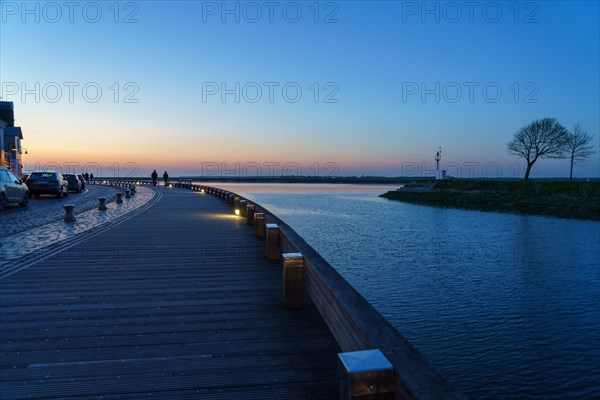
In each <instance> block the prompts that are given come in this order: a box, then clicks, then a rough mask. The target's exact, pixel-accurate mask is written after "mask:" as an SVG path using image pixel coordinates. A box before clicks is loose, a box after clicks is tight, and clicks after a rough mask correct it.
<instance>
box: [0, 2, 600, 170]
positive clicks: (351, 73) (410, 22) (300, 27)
mask: <svg viewBox="0 0 600 400" xmlns="http://www.w3.org/2000/svg"><path fill="white" fill-rule="evenodd" d="M598 4H599V3H598V2H596V1H590V2H549V1H548V2H547V1H539V2H519V3H515V2H512V1H511V2H485V1H483V2H472V3H469V2H425V3H423V2H420V1H418V2H410V1H408V2H407V1H397V2H393V1H385V2H366V1H365V2H363V1H340V2H319V3H315V2H313V1H308V2H286V1H276V2H263V1H258V2H221V1H219V2H211V1H208V2H206V1H180V2H177V1H169V2H167V1H138V2H119V3H115V2H114V1H107V2H34V1H32V2H22V1H5V0H2V1H1V2H0V12H1V16H0V18H1V20H0V82H1V89H0V96H1V97H2V100H4V101H13V102H14V103H15V117H16V120H17V121H16V123H17V125H20V126H21V127H22V129H23V133H24V137H25V140H24V141H23V145H24V147H25V148H26V149H27V151H28V154H27V155H25V156H24V157H25V159H24V161H25V169H26V170H31V169H34V168H36V167H44V166H47V165H51V164H49V163H53V165H59V166H61V168H65V169H68V168H69V166H75V169H76V170H77V171H81V170H82V169H84V168H88V170H89V172H94V174H95V175H98V172H97V171H99V170H101V174H102V175H104V176H115V175H116V174H118V175H119V176H128V175H130V174H132V173H137V174H139V175H143V176H146V175H148V174H149V173H150V171H152V170H153V169H157V170H159V172H161V173H162V171H163V170H165V169H166V170H168V171H169V173H170V174H171V175H172V176H178V175H203V174H204V175H211V174H212V175H213V176H214V175H218V174H228V175H229V176H232V175H236V174H237V175H239V174H242V175H243V174H247V175H256V171H257V167H260V168H261V170H260V172H261V173H262V175H267V174H268V173H269V172H270V171H273V172H274V173H275V174H276V175H280V174H281V173H282V170H285V171H284V172H286V171H287V174H295V172H296V171H297V170H298V168H300V169H301V170H302V171H301V172H302V173H303V174H304V175H315V174H316V173H319V174H320V175H338V176H346V175H363V174H364V175H387V176H402V175H404V176H407V175H409V174H419V172H423V171H424V170H432V169H434V167H435V162H434V160H433V158H434V155H435V152H436V151H437V150H438V146H442V152H443V153H442V154H443V158H442V165H443V166H445V167H446V169H448V171H449V173H450V174H452V175H454V176H462V177H468V176H470V175H473V176H488V177H495V176H503V177H510V178H512V177H516V176H518V177H520V176H522V174H523V172H524V169H523V162H522V160H520V159H518V158H517V157H513V156H509V155H508V154H507V152H506V143H507V142H508V141H510V139H511V138H512V136H513V134H514V132H515V131H517V130H518V129H519V128H521V127H522V126H524V125H526V124H528V123H529V122H531V121H533V120H535V119H539V118H543V117H555V118H557V119H558V120H559V121H560V122H561V123H562V124H563V125H565V126H566V127H567V128H569V129H570V128H572V126H573V125H574V124H575V123H576V122H580V123H581V125H582V126H583V127H584V128H585V129H587V130H588V132H589V133H590V134H592V135H594V137H595V139H594V147H595V148H596V149H597V150H598V148H599V141H598V135H599V133H600V116H599V109H600V94H599V93H600V80H599V75H600V74H599V71H600V56H599V49H600V43H599V35H600V34H599V32H600V27H599V19H600V16H599V15H600V10H599V5H598ZM516 163H520V166H519V167H517V165H516ZM537 166H538V167H539V168H538V171H537V172H535V174H534V177H565V176H568V173H569V171H568V161H567V160H548V161H542V162H540V163H539V164H538V165H537ZM65 172H66V171H65ZM574 175H575V176H576V177H598V176H600V159H599V158H598V152H597V153H596V155H595V156H594V157H593V158H592V159H590V160H589V161H587V162H586V163H585V164H581V165H579V166H576V168H575V172H574Z"/></svg>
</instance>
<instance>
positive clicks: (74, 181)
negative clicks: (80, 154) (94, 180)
mask: <svg viewBox="0 0 600 400" xmlns="http://www.w3.org/2000/svg"><path fill="white" fill-rule="evenodd" d="M62 176H63V177H64V178H65V179H66V180H67V184H68V185H67V189H68V190H70V191H71V192H75V193H80V192H81V181H80V180H79V178H78V177H77V175H75V174H62Z"/></svg>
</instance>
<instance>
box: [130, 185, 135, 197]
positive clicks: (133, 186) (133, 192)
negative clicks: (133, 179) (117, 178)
mask: <svg viewBox="0 0 600 400" xmlns="http://www.w3.org/2000/svg"><path fill="white" fill-rule="evenodd" d="M129 190H131V195H132V196H133V195H134V194H135V193H136V192H135V191H136V188H135V185H129Z"/></svg>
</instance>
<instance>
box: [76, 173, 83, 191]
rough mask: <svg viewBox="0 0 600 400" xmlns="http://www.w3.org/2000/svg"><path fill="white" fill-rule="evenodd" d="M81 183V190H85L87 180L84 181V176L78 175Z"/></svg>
mask: <svg viewBox="0 0 600 400" xmlns="http://www.w3.org/2000/svg"><path fill="white" fill-rule="evenodd" d="M77 178H78V179H79V182H81V190H84V189H85V179H83V175H77Z"/></svg>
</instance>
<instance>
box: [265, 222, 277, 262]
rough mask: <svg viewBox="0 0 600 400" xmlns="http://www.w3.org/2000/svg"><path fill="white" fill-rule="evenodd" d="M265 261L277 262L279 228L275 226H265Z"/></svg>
mask: <svg viewBox="0 0 600 400" xmlns="http://www.w3.org/2000/svg"><path fill="white" fill-rule="evenodd" d="M266 231H267V260H270V261H273V260H279V255H280V254H279V227H278V226H277V224H267V225H266Z"/></svg>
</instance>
